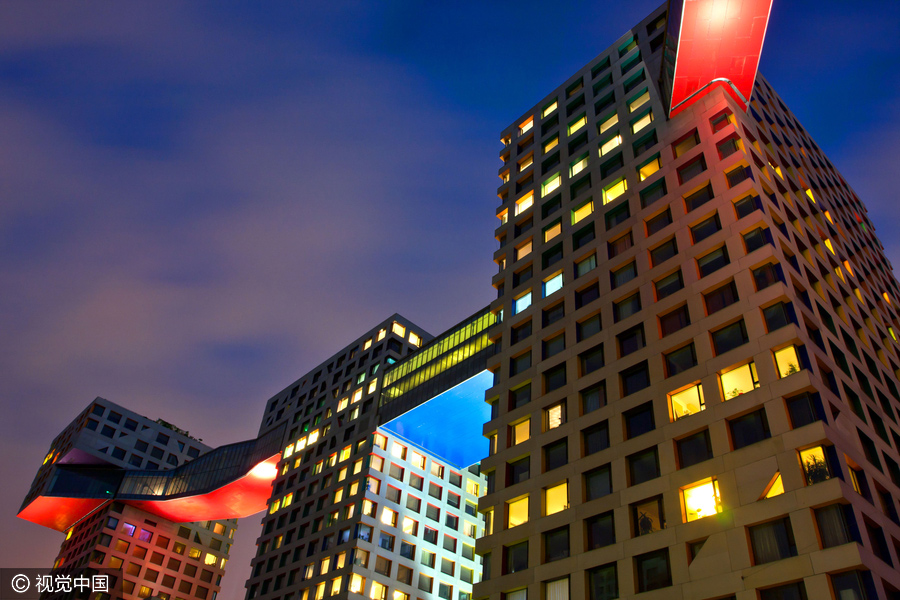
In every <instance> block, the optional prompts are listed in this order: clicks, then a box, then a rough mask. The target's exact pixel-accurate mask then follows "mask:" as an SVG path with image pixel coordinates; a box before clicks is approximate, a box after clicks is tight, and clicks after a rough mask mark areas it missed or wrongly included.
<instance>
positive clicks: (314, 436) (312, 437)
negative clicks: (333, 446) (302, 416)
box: [307, 429, 319, 445]
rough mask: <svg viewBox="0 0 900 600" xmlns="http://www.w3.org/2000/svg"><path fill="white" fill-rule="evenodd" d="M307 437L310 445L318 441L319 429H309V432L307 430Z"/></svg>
mask: <svg viewBox="0 0 900 600" xmlns="http://www.w3.org/2000/svg"><path fill="white" fill-rule="evenodd" d="M307 439H308V443H309V444H310V445H311V444H315V443H316V442H318V441H319V430H318V429H313V430H312V431H310V432H309V437H308V438H307Z"/></svg>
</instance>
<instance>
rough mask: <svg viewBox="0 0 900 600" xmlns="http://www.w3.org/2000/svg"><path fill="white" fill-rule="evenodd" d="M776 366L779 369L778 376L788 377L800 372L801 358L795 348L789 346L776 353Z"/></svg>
mask: <svg viewBox="0 0 900 600" xmlns="http://www.w3.org/2000/svg"><path fill="white" fill-rule="evenodd" d="M775 365H776V366H777V367H778V376H779V377H787V376H788V375H793V374H794V373H799V372H800V357H799V356H798V355H797V348H796V347H795V346H788V347H787V348H782V349H781V350H776V351H775Z"/></svg>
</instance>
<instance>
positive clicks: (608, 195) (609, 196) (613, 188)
mask: <svg viewBox="0 0 900 600" xmlns="http://www.w3.org/2000/svg"><path fill="white" fill-rule="evenodd" d="M627 189H628V185H627V184H626V183H625V178H624V177H619V178H618V179H616V180H615V181H613V182H612V183H610V184H608V185H607V186H606V187H605V188H603V204H609V203H610V202H612V201H613V200H615V199H616V198H618V197H619V196H621V195H622V194H624V193H625V191H626V190H627Z"/></svg>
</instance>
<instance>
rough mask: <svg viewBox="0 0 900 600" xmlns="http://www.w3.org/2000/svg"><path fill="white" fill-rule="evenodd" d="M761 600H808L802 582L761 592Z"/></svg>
mask: <svg viewBox="0 0 900 600" xmlns="http://www.w3.org/2000/svg"><path fill="white" fill-rule="evenodd" d="M759 600H806V587H805V586H804V585H803V582H802V581H797V582H796V583H789V584H787V585H779V586H778V587H773V588H768V589H765V590H759Z"/></svg>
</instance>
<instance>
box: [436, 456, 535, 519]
mask: <svg viewBox="0 0 900 600" xmlns="http://www.w3.org/2000/svg"><path fill="white" fill-rule="evenodd" d="M530 467H531V459H530V457H528V456H526V457H525V458H520V459H519V460H514V461H512V462H510V463H507V474H508V475H507V478H508V480H509V484H508V485H515V484H517V483H521V482H523V481H525V480H526V479H528V478H529V477H530V476H531V475H530ZM428 506H429V507H431V505H430V504H429V505H428Z"/></svg>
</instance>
